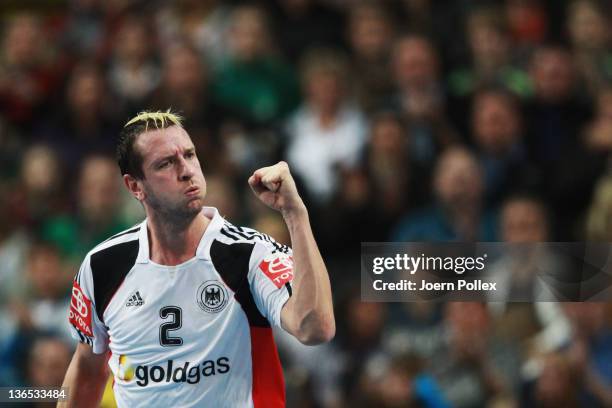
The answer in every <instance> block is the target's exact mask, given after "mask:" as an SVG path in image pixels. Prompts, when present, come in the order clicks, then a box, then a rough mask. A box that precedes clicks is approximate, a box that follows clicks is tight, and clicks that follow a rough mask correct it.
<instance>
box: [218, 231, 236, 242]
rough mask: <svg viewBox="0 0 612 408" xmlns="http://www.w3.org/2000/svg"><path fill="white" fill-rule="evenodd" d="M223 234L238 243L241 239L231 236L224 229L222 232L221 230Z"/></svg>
mask: <svg viewBox="0 0 612 408" xmlns="http://www.w3.org/2000/svg"><path fill="white" fill-rule="evenodd" d="M221 233H222V234H223V235H225V236H226V237H228V238H231V239H233V240H234V241H238V240H239V239H240V238H239V237H237V236H235V235H232V234H230V233H229V232H227V231H226V230H224V229H222V230H221Z"/></svg>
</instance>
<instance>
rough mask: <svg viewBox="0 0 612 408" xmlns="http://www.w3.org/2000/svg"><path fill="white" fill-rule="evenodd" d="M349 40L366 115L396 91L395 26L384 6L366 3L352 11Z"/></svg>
mask: <svg viewBox="0 0 612 408" xmlns="http://www.w3.org/2000/svg"><path fill="white" fill-rule="evenodd" d="M348 18H349V26H348V37H349V45H350V49H351V66H352V70H353V76H354V87H355V92H356V97H357V100H358V101H359V103H360V105H361V107H362V108H363V109H364V111H366V112H372V111H373V110H375V109H377V108H379V107H380V106H382V105H383V101H384V98H385V97H386V96H387V95H389V94H390V93H391V92H392V87H393V82H392V79H391V77H390V76H389V69H390V54H391V45H392V41H393V36H394V31H395V27H394V26H393V23H392V20H391V17H390V16H389V15H388V14H387V11H386V10H385V8H384V6H383V4H381V3H377V2H373V1H369V2H367V1H362V2H359V3H357V4H356V5H354V6H352V7H351V8H350V10H349V16H348Z"/></svg>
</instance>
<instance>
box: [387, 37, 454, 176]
mask: <svg viewBox="0 0 612 408" xmlns="http://www.w3.org/2000/svg"><path fill="white" fill-rule="evenodd" d="M439 69H440V67H439V61H438V57H437V55H436V52H435V49H434V48H433V45H432V44H431V42H430V41H429V40H428V39H427V38H425V37H421V36H417V35H407V36H403V37H401V38H399V39H398V40H397V41H396V43H395V45H394V47H393V55H392V67H391V70H392V75H393V78H394V81H395V93H394V94H393V95H391V96H390V101H391V106H392V107H393V108H395V109H396V110H397V111H398V112H399V113H400V114H401V115H402V117H403V118H404V120H406V122H407V123H408V126H409V131H410V134H411V135H412V146H411V150H410V151H411V153H412V158H413V159H414V160H415V161H416V162H417V163H418V164H419V165H427V164H430V163H432V162H433V161H434V160H435V157H436V156H437V154H438V152H439V151H440V150H442V149H443V148H444V147H446V146H448V145H449V144H450V143H452V142H453V141H454V140H455V139H456V136H455V134H454V132H453V130H452V129H451V128H450V126H449V124H448V123H447V121H446V119H445V112H444V110H445V94H444V84H443V83H442V81H441V79H440V71H439Z"/></svg>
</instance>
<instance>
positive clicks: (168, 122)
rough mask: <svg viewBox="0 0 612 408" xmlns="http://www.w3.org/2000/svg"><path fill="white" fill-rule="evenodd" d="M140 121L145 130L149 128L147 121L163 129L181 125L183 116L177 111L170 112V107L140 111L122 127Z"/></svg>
mask: <svg viewBox="0 0 612 408" xmlns="http://www.w3.org/2000/svg"><path fill="white" fill-rule="evenodd" d="M139 122H142V123H144V125H145V132H146V131H147V130H149V123H152V124H154V125H155V128H157V129H165V128H167V127H169V126H172V125H176V126H181V127H182V126H183V117H182V116H180V115H179V114H177V113H174V112H172V110H171V109H168V110H167V111H165V112H163V111H142V112H140V113H138V115H136V116H134V117H133V118H132V119H130V120H128V121H127V123H126V124H125V126H124V128H127V127H128V126H130V125H133V124H136V123H139Z"/></svg>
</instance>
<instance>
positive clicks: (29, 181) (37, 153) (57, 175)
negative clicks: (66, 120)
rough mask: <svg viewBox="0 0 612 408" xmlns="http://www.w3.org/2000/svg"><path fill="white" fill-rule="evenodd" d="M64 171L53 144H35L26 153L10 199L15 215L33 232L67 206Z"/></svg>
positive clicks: (9, 196)
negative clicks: (63, 184)
mask: <svg viewBox="0 0 612 408" xmlns="http://www.w3.org/2000/svg"><path fill="white" fill-rule="evenodd" d="M63 170H64V169H63V168H62V164H61V162H60V158H59V157H58V155H57V153H56V151H55V150H53V149H51V148H50V147H49V146H46V145H42V144H40V145H33V146H31V147H30V148H29V149H27V150H26V151H25V152H24V154H23V156H22V162H21V171H20V177H19V182H18V183H16V185H15V186H13V190H12V192H11V194H9V195H8V200H9V202H10V205H11V207H12V208H11V210H12V215H13V216H14V217H16V218H17V219H18V220H19V222H20V223H21V225H23V226H25V227H26V228H27V229H29V230H30V231H34V230H36V229H37V228H39V227H40V225H41V224H42V223H44V222H45V221H46V220H47V219H48V218H49V217H52V216H55V215H57V214H59V213H60V212H62V211H65V210H66V209H67V204H68V203H67V202H66V199H65V197H64V191H63V186H62V179H63V174H64V172H63Z"/></svg>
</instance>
